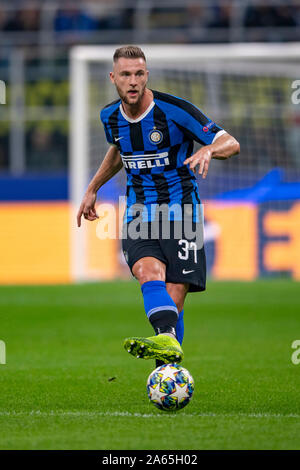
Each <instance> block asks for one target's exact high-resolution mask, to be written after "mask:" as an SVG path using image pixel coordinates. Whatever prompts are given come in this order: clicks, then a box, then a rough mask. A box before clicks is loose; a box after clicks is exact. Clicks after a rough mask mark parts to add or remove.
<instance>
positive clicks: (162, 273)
mask: <svg viewBox="0 0 300 470" xmlns="http://www.w3.org/2000/svg"><path fill="white" fill-rule="evenodd" d="M132 274H133V275H134V277H136V279H137V280H138V281H139V283H140V284H141V285H143V284H144V283H145V282H149V281H165V280H166V265H165V263H163V262H162V261H161V260H160V259H158V258H155V257H153V256H146V257H143V258H140V259H139V260H138V261H136V262H135V263H134V265H133V266H132Z"/></svg>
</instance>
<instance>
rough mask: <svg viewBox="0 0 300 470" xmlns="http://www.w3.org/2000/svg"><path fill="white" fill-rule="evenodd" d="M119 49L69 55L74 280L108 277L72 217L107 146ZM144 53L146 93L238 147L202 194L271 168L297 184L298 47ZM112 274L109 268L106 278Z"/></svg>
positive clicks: (170, 48) (166, 48) (163, 48)
mask: <svg viewBox="0 0 300 470" xmlns="http://www.w3.org/2000/svg"><path fill="white" fill-rule="evenodd" d="M117 47H118V46H117V45H108V46H75V47H73V48H72V49H71V51H70V145H69V149H70V158H69V199H70V207H71V244H70V246H71V252H70V260H71V273H72V279H73V280H74V281H89V280H98V279H101V278H106V277H107V276H106V273H105V272H103V271H101V268H99V269H98V268H97V260H96V259H95V257H96V256H97V254H95V256H93V253H92V251H91V249H90V246H89V244H90V240H91V236H90V234H89V233H88V231H89V230H91V228H88V224H87V223H85V221H84V222H83V224H82V227H81V228H80V229H79V228H77V227H76V213H77V211H78V209H79V205H80V203H81V200H82V197H83V195H84V192H85V190H86V187H87V184H88V182H89V180H90V179H91V177H92V175H93V173H94V172H95V171H96V170H97V168H98V167H99V165H100V163H101V161H102V159H103V157H104V155H105V153H106V150H107V148H108V145H107V143H106V139H105V135H104V132H103V129H102V124H101V122H100V117H99V113H100V110H101V108H102V107H103V106H105V105H106V104H107V103H109V102H111V101H113V100H114V99H116V98H117V95H116V92H115V89H114V86H113V85H112V84H111V83H110V80H109V71H110V70H111V68H112V57H113V53H114V51H115V49H116V48H117ZM141 48H142V49H143V51H144V52H145V55H146V58H147V67H148V69H149V71H150V78H149V86H150V88H152V89H158V90H159V91H163V92H167V93H171V94H174V95H177V96H179V97H181V98H184V99H187V100H189V101H191V102H192V103H193V104H195V105H196V106H198V107H200V108H201V110H202V111H203V112H204V113H205V114H206V115H208V116H209V117H211V118H212V119H213V120H214V121H216V122H217V123H218V124H220V125H221V126H223V127H224V128H225V130H227V131H228V132H229V133H231V134H233V135H234V136H235V137H236V138H237V139H238V140H239V141H240V143H241V155H240V157H239V158H238V159H236V160H233V159H232V160H231V161H230V162H229V163H228V164H226V166H225V165H223V166H222V165H220V164H219V163H218V162H212V170H211V178H210V175H209V178H208V180H207V182H205V183H202V182H200V185H201V188H200V196H202V195H203V194H204V199H214V198H219V197H220V195H222V194H227V193H229V192H230V191H237V190H242V189H244V188H248V187H251V186H253V185H255V184H256V183H257V182H258V181H259V180H260V179H261V178H263V177H264V175H266V174H268V173H269V172H270V170H271V169H272V168H276V167H278V168H281V169H283V170H284V171H285V172H286V175H287V179H289V178H290V179H293V178H294V179H295V178H296V179H298V180H299V177H300V161H299V160H300V159H299V160H298V158H299V157H297V156H296V155H295V151H296V149H297V147H298V145H300V139H299V138H298V137H297V132H298V135H299V127H298V128H297V126H299V122H300V116H299V110H298V108H299V106H298V108H296V107H295V105H293V103H292V100H291V95H292V93H293V89H292V83H293V82H294V81H295V80H297V79H299V78H300V77H299V58H300V45H299V43H285V44H282V43H280V44H265V43H246V44H238V43H236V44H220V45H148V44H147V45H142V46H141ZM298 148H299V147H298ZM119 183H120V186H119V187H120V195H124V192H125V186H124V178H123V179H122V177H121V178H120V182H119ZM100 198H101V190H100ZM90 225H91V226H92V225H93V224H90ZM94 227H95V225H94ZM93 230H94V232H95V228H93ZM94 237H96V235H95V233H94ZM99 243H101V242H100V241H99ZM116 246H117V245H116ZM116 249H117V248H116ZM98 255H99V253H98ZM116 258H117V255H116V256H115V259H116ZM91 260H92V262H91ZM117 262H118V261H116V263H117ZM116 273H117V270H116V269H115V270H112V271H111V274H110V275H109V276H108V277H111V278H113V277H114V276H115V275H116Z"/></svg>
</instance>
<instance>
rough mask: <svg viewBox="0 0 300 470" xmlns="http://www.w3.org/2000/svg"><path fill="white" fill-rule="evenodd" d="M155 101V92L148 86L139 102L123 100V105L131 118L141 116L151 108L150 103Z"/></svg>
mask: <svg viewBox="0 0 300 470" xmlns="http://www.w3.org/2000/svg"><path fill="white" fill-rule="evenodd" d="M152 101H153V93H152V91H151V90H149V89H148V88H146V90H145V93H144V94H143V96H142V99H141V101H140V102H139V103H137V104H127V103H124V101H122V107H123V109H124V112H125V114H126V116H128V117H129V118H130V119H137V118H139V117H140V116H141V115H142V114H144V112H145V111H146V110H147V109H148V108H149V106H150V104H151V103H152Z"/></svg>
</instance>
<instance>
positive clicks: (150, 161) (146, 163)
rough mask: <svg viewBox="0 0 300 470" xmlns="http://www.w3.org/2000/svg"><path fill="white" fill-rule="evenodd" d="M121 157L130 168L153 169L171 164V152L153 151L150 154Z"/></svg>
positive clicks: (125, 165) (126, 166)
mask: <svg viewBox="0 0 300 470" xmlns="http://www.w3.org/2000/svg"><path fill="white" fill-rule="evenodd" d="M121 157H122V161H123V165H124V167H125V168H128V169H129V170H140V169H142V168H149V169H151V168H156V167H164V166H167V165H169V164H170V162H169V152H162V153H152V154H149V155H121Z"/></svg>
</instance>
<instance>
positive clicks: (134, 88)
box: [110, 57, 149, 105]
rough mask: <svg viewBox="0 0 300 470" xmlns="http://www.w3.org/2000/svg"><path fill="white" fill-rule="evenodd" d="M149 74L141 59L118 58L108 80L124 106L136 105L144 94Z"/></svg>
mask: <svg viewBox="0 0 300 470" xmlns="http://www.w3.org/2000/svg"><path fill="white" fill-rule="evenodd" d="M148 75H149V72H148V70H147V68H146V63H145V61H144V60H143V59H142V58H138V59H126V58H125V57H120V59H118V60H117V62H115V64H114V69H113V72H111V73H110V79H111V81H112V82H113V83H114V84H115V86H116V89H117V92H118V94H119V96H120V98H121V99H122V101H124V102H125V103H126V104H129V105H136V104H138V103H139V102H140V101H141V99H142V96H143V94H144V92H145V88H146V84H147V81H148Z"/></svg>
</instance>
